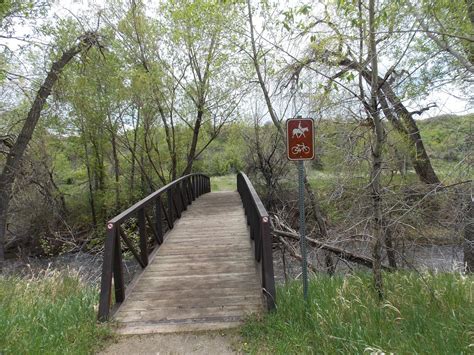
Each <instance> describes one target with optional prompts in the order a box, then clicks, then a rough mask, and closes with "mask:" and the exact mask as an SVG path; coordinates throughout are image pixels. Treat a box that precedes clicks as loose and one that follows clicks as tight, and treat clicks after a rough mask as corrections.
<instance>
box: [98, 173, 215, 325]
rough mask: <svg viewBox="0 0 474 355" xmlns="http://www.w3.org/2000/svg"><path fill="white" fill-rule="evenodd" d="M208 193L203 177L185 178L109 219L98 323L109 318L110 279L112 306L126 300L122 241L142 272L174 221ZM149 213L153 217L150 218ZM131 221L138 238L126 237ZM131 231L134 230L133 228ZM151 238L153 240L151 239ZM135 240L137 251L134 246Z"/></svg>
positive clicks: (196, 175)
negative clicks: (136, 241)
mask: <svg viewBox="0 0 474 355" xmlns="http://www.w3.org/2000/svg"><path fill="white" fill-rule="evenodd" d="M210 191H211V185H210V179H209V177H208V176H206V175H203V174H190V175H185V176H183V177H181V178H179V179H177V180H175V181H173V182H171V183H169V184H168V185H166V186H164V187H162V188H161V189H159V190H157V191H155V192H154V193H152V194H151V195H149V196H147V197H145V198H144V199H143V200H141V201H139V202H137V203H136V204H134V205H133V206H132V207H130V208H128V209H127V210H125V211H123V212H122V213H120V214H119V215H117V216H115V217H114V218H112V219H111V220H110V221H109V222H108V223H107V235H106V239H105V250H104V261H103V265H102V279H101V290H100V300H99V316H98V318H99V320H100V321H105V320H107V319H108V318H109V313H110V309H111V305H112V278H113V280H114V291H115V293H114V295H115V304H116V305H119V304H120V303H122V302H123V301H124V300H125V283H124V275H123V260H122V253H123V249H122V244H121V243H122V242H123V243H124V244H125V245H126V247H127V249H128V250H129V251H130V252H131V254H132V255H133V256H134V258H135V259H136V261H137V262H138V264H139V265H140V266H141V267H142V269H144V268H145V267H146V266H147V265H148V259H149V256H150V254H151V252H154V251H156V250H157V249H158V247H159V246H160V245H161V244H162V243H163V240H164V235H165V233H166V232H167V231H168V230H171V229H173V226H174V222H175V220H176V219H178V218H180V217H181V213H182V212H183V211H184V210H186V209H187V206H188V205H190V204H191V203H192V201H193V200H195V199H196V198H197V197H199V196H201V195H202V194H204V193H207V192H210ZM150 213H152V216H153V217H150ZM129 221H132V222H133V223H132V224H133V225H134V226H136V225H137V226H138V235H135V236H133V235H132V236H130V235H127V232H126V229H125V228H122V226H123V225H124V224H126V223H127V222H129ZM132 229H133V228H132ZM150 236H153V238H150ZM137 237H138V246H139V250H138V251H137V249H136V247H135V246H134V245H133V244H134V242H133V239H137Z"/></svg>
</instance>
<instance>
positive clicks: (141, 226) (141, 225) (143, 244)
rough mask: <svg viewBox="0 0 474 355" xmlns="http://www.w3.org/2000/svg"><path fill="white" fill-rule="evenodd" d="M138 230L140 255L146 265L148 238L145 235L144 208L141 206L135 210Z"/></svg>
mask: <svg viewBox="0 0 474 355" xmlns="http://www.w3.org/2000/svg"><path fill="white" fill-rule="evenodd" d="M137 217H138V232H139V234H140V256H141V258H142V261H143V264H145V266H147V265H148V240H147V236H146V221H145V210H144V209H143V208H141V209H139V210H138V211H137Z"/></svg>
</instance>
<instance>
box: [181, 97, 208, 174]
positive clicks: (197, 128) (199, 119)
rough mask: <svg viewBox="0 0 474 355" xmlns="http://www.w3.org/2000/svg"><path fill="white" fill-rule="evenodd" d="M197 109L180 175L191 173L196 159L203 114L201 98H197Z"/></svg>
mask: <svg viewBox="0 0 474 355" xmlns="http://www.w3.org/2000/svg"><path fill="white" fill-rule="evenodd" d="M197 109H198V112H197V118H196V122H195V123H194V130H193V139H192V141H191V146H190V148H189V152H188V163H187V165H186V168H185V169H184V171H183V174H182V175H186V174H190V173H191V170H192V168H193V162H194V159H196V149H197V144H198V139H199V131H200V130H201V124H202V118H203V116H204V102H203V101H202V100H199V105H198V108H197Z"/></svg>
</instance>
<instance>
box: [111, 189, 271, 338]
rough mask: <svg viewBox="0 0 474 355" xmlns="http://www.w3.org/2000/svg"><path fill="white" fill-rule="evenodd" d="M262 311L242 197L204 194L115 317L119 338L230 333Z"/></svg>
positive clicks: (157, 255) (168, 237)
mask: <svg viewBox="0 0 474 355" xmlns="http://www.w3.org/2000/svg"><path fill="white" fill-rule="evenodd" d="M261 311H263V297H262V292H261V286H260V279H259V275H258V272H257V264H256V262H255V259H254V257H253V251H252V245H251V242H250V237H249V231H248V228H247V223H246V219H245V214H244V210H243V208H242V203H241V200H240V196H239V194H238V193H237V192H213V193H208V194H205V195H203V196H201V197H200V198H198V199H197V200H196V201H194V202H193V204H192V205H190V206H188V210H187V211H186V212H184V213H183V215H182V217H181V219H180V220H178V221H176V224H175V226H174V228H173V230H171V231H170V232H169V234H168V235H167V238H166V240H165V242H164V243H163V244H162V245H161V247H160V248H159V250H158V252H157V254H156V255H155V256H154V258H153V260H151V261H150V264H149V265H148V267H147V268H146V269H145V270H144V271H143V273H142V274H141V275H140V277H139V278H138V280H137V282H136V283H135V285H133V286H132V288H131V292H130V293H129V294H128V295H127V298H126V299H125V301H124V302H123V304H122V305H121V306H120V308H119V309H118V311H117V312H116V313H115V315H114V320H115V321H116V322H117V325H118V326H117V332H118V333H121V334H146V333H168V332H182V331H196V330H212V329H224V328H229V327H235V326H237V325H239V324H240V322H241V321H242V319H243V318H244V317H245V316H246V315H247V314H248V313H253V312H261Z"/></svg>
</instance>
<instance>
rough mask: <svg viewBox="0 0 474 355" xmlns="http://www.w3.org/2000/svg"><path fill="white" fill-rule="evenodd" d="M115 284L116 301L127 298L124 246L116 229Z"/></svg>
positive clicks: (120, 301)
mask: <svg viewBox="0 0 474 355" xmlns="http://www.w3.org/2000/svg"><path fill="white" fill-rule="evenodd" d="M114 286H115V302H116V303H122V302H123V301H124V300H125V283H124V280H123V264H122V248H121V246H120V234H119V233H118V231H117V230H115V248H114Z"/></svg>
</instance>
